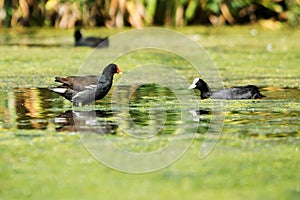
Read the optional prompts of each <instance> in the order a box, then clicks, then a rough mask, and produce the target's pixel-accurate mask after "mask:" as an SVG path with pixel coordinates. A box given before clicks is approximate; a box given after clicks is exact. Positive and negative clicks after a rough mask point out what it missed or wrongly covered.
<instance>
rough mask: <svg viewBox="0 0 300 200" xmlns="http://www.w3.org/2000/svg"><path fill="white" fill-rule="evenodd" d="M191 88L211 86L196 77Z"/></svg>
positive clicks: (201, 88) (204, 88) (207, 88)
mask: <svg viewBox="0 0 300 200" xmlns="http://www.w3.org/2000/svg"><path fill="white" fill-rule="evenodd" d="M189 89H199V90H209V87H208V85H207V83H205V81H203V80H202V79H200V78H195V79H194V81H193V83H192V85H190V87H189Z"/></svg>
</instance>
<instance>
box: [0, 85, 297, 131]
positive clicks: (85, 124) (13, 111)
mask: <svg viewBox="0 0 300 200" xmlns="http://www.w3.org/2000/svg"><path fill="white" fill-rule="evenodd" d="M128 88H131V89H135V92H134V93H133V95H131V97H130V101H129V114H130V117H129V118H130V120H128V121H127V120H126V121H125V122H124V123H127V126H128V127H130V126H132V127H133V125H132V123H134V124H135V125H137V127H139V129H138V131H140V132H141V133H142V132H143V131H142V130H144V129H145V128H146V127H149V124H151V123H152V122H153V119H155V120H156V122H157V125H155V126H154V125H151V127H153V128H154V129H155V130H153V131H154V132H159V134H173V133H174V131H175V130H176V128H177V125H178V124H180V116H181V108H180V107H179V104H178V100H177V99H176V96H175V95H174V94H173V93H172V91H170V90H169V89H168V88H163V87H160V86H157V85H147V86H142V87H139V88H134V87H132V86H131V87H128ZM261 91H262V93H263V94H265V95H266V96H267V98H265V99H261V100H243V101H226V110H227V111H226V113H225V114H226V117H225V124H224V125H225V126H224V132H228V133H230V134H237V135H240V136H253V137H258V136H267V137H287V136H299V126H300V120H299V119H300V100H299V99H298V97H299V96H300V90H299V89H294V88H272V87H265V88H261ZM110 97H111V96H110V94H109V95H108V96H107V97H105V98H104V99H103V100H101V101H99V102H97V103H96V105H95V106H92V107H90V106H86V107H83V108H82V109H76V108H72V105H71V103H70V102H68V101H67V100H65V99H64V98H62V97H60V96H59V95H57V94H55V93H53V92H51V91H50V90H48V89H47V88H15V89H13V90H10V91H1V92H0V102H2V103H1V104H0V128H1V129H3V130H15V129H19V130H32V129H36V130H44V131H47V130H53V129H55V130H56V131H58V132H59V131H67V132H75V131H81V132H84V131H88V132H96V133H101V134H124V133H123V132H122V131H121V130H119V129H118V123H119V122H117V121H116V117H115V116H118V113H121V114H122V111H117V110H111V102H110ZM193 101H199V110H190V111H186V112H190V115H191V116H192V119H193V120H192V121H193V122H191V123H198V124H199V127H198V133H205V132H206V131H207V129H208V127H209V123H210V119H211V101H210V100H204V101H203V100H200V99H198V97H195V99H193ZM174 105H176V106H174ZM161 108H163V109H164V110H163V112H162V111H161V110H162V109H161ZM74 117H75V118H76V119H74Z"/></svg>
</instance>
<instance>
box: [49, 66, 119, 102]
mask: <svg viewBox="0 0 300 200" xmlns="http://www.w3.org/2000/svg"><path fill="white" fill-rule="evenodd" d="M115 73H118V74H121V73H122V72H121V71H120V69H119V68H118V66H117V65H115V64H109V65H108V66H107V67H105V68H104V70H103V72H102V75H100V76H68V77H65V78H63V77H55V81H56V82H61V83H63V84H62V85H61V86H59V87H56V88H51V89H50V90H52V91H53V92H56V93H58V94H60V95H61V96H63V97H65V98H66V99H68V100H70V101H72V103H73V105H74V106H82V105H85V104H88V103H90V102H93V101H95V100H100V99H102V98H103V97H105V96H106V95H107V93H108V92H109V90H110V88H111V86H112V81H113V76H114V74H115Z"/></svg>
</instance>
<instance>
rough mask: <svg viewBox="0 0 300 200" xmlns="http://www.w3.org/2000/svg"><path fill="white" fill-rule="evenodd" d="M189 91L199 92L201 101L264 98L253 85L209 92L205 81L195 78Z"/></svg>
mask: <svg viewBox="0 0 300 200" xmlns="http://www.w3.org/2000/svg"><path fill="white" fill-rule="evenodd" d="M189 89H198V90H200V92H201V94H200V97H201V99H207V98H211V99H261V98H263V97H266V96H264V95H262V94H261V93H260V92H259V90H258V87H257V86H255V85H246V86H236V87H232V88H227V89H223V90H217V91H211V89H210V88H209V86H208V85H207V83H206V82H205V81H203V80H202V79H200V78H195V79H194V81H193V83H192V85H190V87H189Z"/></svg>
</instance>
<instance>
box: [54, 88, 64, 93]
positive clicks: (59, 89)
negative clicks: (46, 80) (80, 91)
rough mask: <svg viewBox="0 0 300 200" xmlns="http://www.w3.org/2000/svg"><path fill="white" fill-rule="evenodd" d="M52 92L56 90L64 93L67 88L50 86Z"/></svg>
mask: <svg viewBox="0 0 300 200" xmlns="http://www.w3.org/2000/svg"><path fill="white" fill-rule="evenodd" d="M51 90H52V91H53V92H57V93H61V94H63V93H65V92H66V91H67V88H52V89H51Z"/></svg>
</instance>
